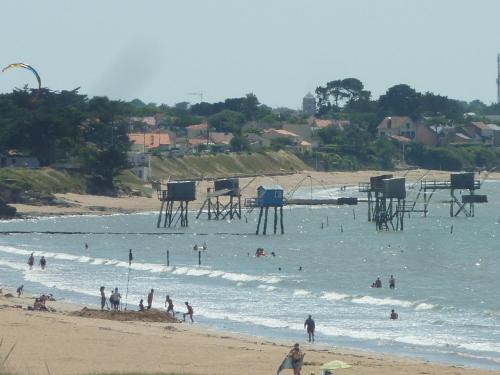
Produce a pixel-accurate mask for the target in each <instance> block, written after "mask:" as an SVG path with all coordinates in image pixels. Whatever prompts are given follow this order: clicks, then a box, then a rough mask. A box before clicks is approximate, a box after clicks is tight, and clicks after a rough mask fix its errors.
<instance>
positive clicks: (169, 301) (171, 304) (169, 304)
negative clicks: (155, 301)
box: [165, 296, 175, 316]
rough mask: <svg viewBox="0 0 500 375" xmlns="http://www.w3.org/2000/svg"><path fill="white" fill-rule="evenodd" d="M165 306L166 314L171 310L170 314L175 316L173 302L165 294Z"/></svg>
mask: <svg viewBox="0 0 500 375" xmlns="http://www.w3.org/2000/svg"><path fill="white" fill-rule="evenodd" d="M167 305H168V307H167ZM165 307H167V314H168V313H169V312H170V311H172V316H175V311H174V303H173V302H172V300H171V299H170V296H167V297H166V298H165Z"/></svg>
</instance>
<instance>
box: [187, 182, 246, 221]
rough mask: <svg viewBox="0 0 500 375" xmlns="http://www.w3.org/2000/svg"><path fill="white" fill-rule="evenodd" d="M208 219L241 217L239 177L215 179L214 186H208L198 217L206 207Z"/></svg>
mask: <svg viewBox="0 0 500 375" xmlns="http://www.w3.org/2000/svg"><path fill="white" fill-rule="evenodd" d="M205 208H206V209H207V211H206V213H207V216H208V220H212V219H214V220H219V219H223V220H224V219H226V218H229V219H230V220H233V219H234V218H237V219H241V192H240V181H239V179H237V178H226V179H219V180H215V181H214V188H213V189H212V188H207V198H206V199H205V201H204V202H203V204H202V206H201V207H200V209H199V211H198V214H197V215H196V218H197V219H198V218H199V217H200V216H201V214H202V213H203V210H204V209H205Z"/></svg>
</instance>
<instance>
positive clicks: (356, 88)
mask: <svg viewBox="0 0 500 375" xmlns="http://www.w3.org/2000/svg"><path fill="white" fill-rule="evenodd" d="M316 97H317V99H318V109H319V113H320V114H325V113H327V112H329V111H331V110H333V111H340V109H341V108H342V107H343V106H344V105H345V104H346V103H351V104H352V103H355V102H357V101H359V100H360V99H363V100H365V101H366V100H369V98H370V92H369V91H365V90H364V86H363V83H362V82H361V81H360V80H359V79H357V78H345V79H342V80H340V79H337V80H334V81H330V82H327V84H326V85H325V86H324V87H322V86H319V87H317V88H316Z"/></svg>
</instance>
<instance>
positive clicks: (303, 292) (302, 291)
mask: <svg viewBox="0 0 500 375" xmlns="http://www.w3.org/2000/svg"><path fill="white" fill-rule="evenodd" d="M309 294H311V292H310V291H309V290H305V289H295V290H294V291H293V295H294V296H307V295H309Z"/></svg>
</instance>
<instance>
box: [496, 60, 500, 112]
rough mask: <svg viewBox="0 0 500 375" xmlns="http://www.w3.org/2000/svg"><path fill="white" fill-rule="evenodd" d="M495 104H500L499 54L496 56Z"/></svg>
mask: <svg viewBox="0 0 500 375" xmlns="http://www.w3.org/2000/svg"><path fill="white" fill-rule="evenodd" d="M497 69H498V73H497V103H499V104H500V53H499V54H498V55H497Z"/></svg>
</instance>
